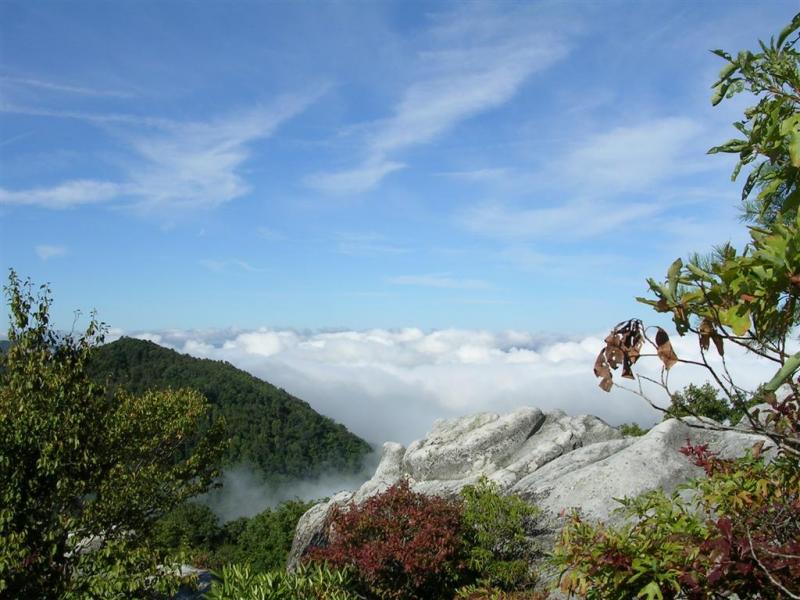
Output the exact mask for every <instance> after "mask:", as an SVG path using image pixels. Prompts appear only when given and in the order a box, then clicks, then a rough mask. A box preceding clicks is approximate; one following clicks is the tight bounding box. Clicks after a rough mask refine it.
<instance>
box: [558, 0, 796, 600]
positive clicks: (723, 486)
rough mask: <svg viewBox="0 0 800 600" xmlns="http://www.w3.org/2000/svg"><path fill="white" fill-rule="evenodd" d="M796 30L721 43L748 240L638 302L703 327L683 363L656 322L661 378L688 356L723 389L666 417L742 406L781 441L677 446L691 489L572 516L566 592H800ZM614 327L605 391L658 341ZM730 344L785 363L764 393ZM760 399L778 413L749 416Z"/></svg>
mask: <svg viewBox="0 0 800 600" xmlns="http://www.w3.org/2000/svg"><path fill="white" fill-rule="evenodd" d="M799 29H800V14H798V15H797V16H795V17H794V19H793V20H792V23H791V24H790V25H789V26H787V27H786V28H785V29H784V30H783V31H782V32H781V33H780V34H779V35H778V37H777V39H772V40H770V43H769V44H765V43H761V44H760V46H761V52H760V53H757V54H754V53H751V52H747V51H745V52H740V53H739V54H738V56H737V57H736V58H733V57H732V56H730V55H729V54H727V53H725V52H723V51H721V50H716V51H715V54H717V55H718V56H720V57H722V58H723V59H724V60H726V61H727V63H728V64H726V66H725V68H724V69H723V71H722V73H721V74H720V78H719V81H718V82H717V83H716V84H715V94H714V97H713V99H712V103H714V104H717V103H719V102H720V101H721V100H722V98H723V97H724V96H726V95H727V96H728V97H730V96H732V95H733V94H735V93H738V92H741V91H745V90H746V91H749V92H750V93H752V94H753V95H755V96H756V97H757V98H758V104H757V105H756V106H754V107H751V108H749V109H747V110H746V111H745V118H744V120H742V121H740V122H739V123H736V124H735V127H736V128H737V129H738V130H739V131H740V132H741V133H742V134H743V136H744V138H742V139H736V140H731V141H729V142H727V143H726V144H723V145H721V146H717V147H715V148H712V149H711V150H710V153H716V152H732V153H739V158H740V161H739V164H737V166H736V168H735V170H734V173H733V178H734V179H735V178H736V176H737V175H738V173H739V171H740V169H741V168H742V167H743V166H744V165H752V167H753V168H752V170H751V171H750V173H749V175H748V178H747V180H746V182H745V185H744V189H743V191H742V199H743V201H744V203H745V215H746V216H747V217H748V218H749V219H751V220H752V221H755V223H756V226H754V227H751V228H750V236H751V242H750V244H749V245H748V246H746V247H745V249H744V250H743V251H742V252H741V253H738V252H737V251H736V250H735V249H734V248H732V247H731V246H729V245H725V246H722V247H720V248H717V249H716V250H715V252H714V254H713V255H712V256H710V257H707V258H704V259H701V258H698V257H697V256H694V257H692V258H691V259H690V260H689V261H688V262H687V263H686V264H684V262H683V261H682V260H681V259H678V260H676V261H675V262H674V263H673V264H672V265H671V267H670V268H669V270H668V272H667V277H666V280H665V281H664V282H663V283H662V282H658V281H655V280H653V279H650V280H648V283H649V285H650V289H651V291H652V292H653V294H654V295H655V297H656V299H655V300H651V299H644V298H640V299H639V300H640V301H642V302H644V303H646V304H649V305H651V306H653V307H654V308H655V309H656V310H657V311H660V312H667V313H671V316H672V319H673V321H674V323H675V326H676V328H677V331H678V333H679V334H680V335H686V334H687V333H692V334H694V335H697V337H698V341H699V345H700V353H701V360H700V361H687V360H681V359H679V358H678V357H677V356H675V354H674V352H673V351H672V348H671V345H670V343H669V338H668V336H667V335H666V333H665V332H664V331H663V330H661V329H659V330H658V333H657V334H656V341H655V342H654V343H653V342H651V343H653V345H654V346H656V347H657V353H658V356H659V358H661V360H662V361H663V363H664V371H662V380H661V381H662V385H663V387H664V388H665V389H667V391H669V389H668V387H667V375H666V371H667V370H669V369H670V368H671V367H672V366H673V365H674V364H678V363H688V364H694V365H696V366H700V367H702V368H704V369H705V370H706V372H707V373H708V375H710V376H711V377H712V378H713V381H714V383H715V384H716V385H717V386H718V388H719V390H721V392H722V393H723V394H724V397H723V398H720V397H719V396H718V394H717V390H716V389H715V388H714V387H711V386H710V385H705V386H702V387H694V386H690V387H689V388H687V389H686V390H685V391H684V392H683V393H679V394H673V395H671V397H672V402H673V404H672V407H671V409H670V413H672V414H673V415H675V416H678V417H681V416H685V415H687V414H697V415H703V416H710V417H712V418H714V419H716V420H720V421H722V420H724V419H726V418H728V419H730V420H731V421H735V420H737V419H736V418H735V417H736V416H737V413H738V414H743V415H745V416H746V418H747V419H748V420H749V424H750V426H751V427H752V429H753V430H755V431H756V432H758V433H760V434H762V435H764V436H766V437H768V438H770V439H771V440H772V441H773V442H774V444H775V446H776V450H777V452H776V453H775V457H774V459H773V460H772V461H771V462H769V463H766V462H765V461H764V459H763V457H762V456H760V454H761V451H762V449H763V444H764V442H763V441H762V442H759V444H756V445H755V446H754V447H753V451H752V453H751V454H749V455H747V456H745V457H742V458H739V459H736V460H722V459H720V458H718V457H717V456H715V455H714V454H713V453H711V452H710V451H709V449H708V448H707V447H706V446H691V445H687V447H686V448H684V449H683V450H682V451H683V452H684V454H686V455H688V456H690V457H691V458H692V460H693V461H694V463H695V464H696V465H697V466H700V467H703V469H704V470H705V473H706V477H705V478H701V479H698V480H696V481H694V482H692V483H690V484H689V485H688V486H686V488H687V489H686V490H684V491H685V492H686V493H685V494H678V493H675V494H673V495H672V496H666V495H665V494H664V493H663V492H661V491H658V490H656V491H653V492H650V493H647V494H644V495H642V496H640V497H638V498H634V499H625V500H622V501H621V502H622V504H623V509H622V515H621V516H622V517H623V519H625V521H624V522H626V523H627V524H626V525H623V526H621V527H612V526H609V525H604V524H602V523H599V524H598V523H587V522H585V521H584V520H583V519H581V517H580V516H579V515H578V514H574V515H573V516H572V519H571V521H570V523H569V524H568V525H567V527H565V529H564V530H563V532H562V536H561V539H560V541H559V544H558V545H557V547H556V551H555V553H554V559H555V561H556V562H557V564H558V565H559V566H561V567H562V569H564V572H563V577H562V587H563V589H565V590H567V591H571V592H574V593H577V594H579V595H581V596H584V597H586V598H610V599H614V598H620V599H622V598H634V597H637V598H650V599H652V598H659V599H660V598H669V599H671V598H678V597H680V598H687V599H689V600H693V599H701V598H703V599H705V598H723V597H729V596H731V595H733V594H736V595H737V597H740V598H744V597H748V598H753V597H758V598H765V599H766V598H775V599H778V598H781V599H782V598H797V597H800V588H799V587H798V585H797V582H798V581H800V385H798V383H800V382H798V381H797V380H796V376H797V374H798V371H800V353H796V354H791V353H790V352H789V351H787V340H788V338H789V337H790V336H791V335H792V334H793V332H795V331H796V327H797V325H798V324H800V214H799V213H798V210H797V209H798V205H799V204H800V186H799V184H800V70H799V69H798V66H799V65H800V53H798V52H797V50H796V49H795V46H796V43H797V41H798V33H797V32H798V30H799ZM754 190H758V193H757V195H755V196H753V192H754ZM626 326H627V327H628V328H627V329H625V327H626ZM619 329H620V327H618V328H615V331H614V332H612V335H611V336H609V338H607V340H606V342H607V347H606V348H605V349H604V351H603V352H602V353H601V356H600V357H599V358H598V363H597V364H596V365H595V373H596V374H597V375H598V376H600V377H602V378H603V383H602V384H601V386H602V387H603V388H604V389H606V390H608V389H610V387H611V374H610V373H611V370H612V369H616V368H617V366H619V364H620V363H623V365H624V366H626V367H627V371H625V370H624V371H623V377H628V378H630V379H634V374H633V373H632V371H631V369H630V366H631V365H633V364H634V363H635V362H636V361H637V360H638V358H639V357H640V356H641V354H640V348H641V345H642V339H647V340H648V341H650V340H649V338H647V335H646V333H645V331H646V330H645V329H644V327H643V325H642V323H641V321H638V320H629V321H627V322H625V323H623V324H622V329H623V330H624V331H621V333H622V334H624V335H619V334H620V331H618V330H619ZM626 336H627V337H626ZM712 343H713V345H714V348H715V351H716V353H717V354H718V355H719V356H720V357H722V359H723V361H722V369H720V370H719V371H718V370H716V369H715V368H714V366H713V365H712V362H710V361H709V360H708V357H707V354H706V353H707V352H708V351H709V349H710V346H711V344H712ZM729 344H736V345H740V346H743V347H744V348H746V349H748V350H750V351H751V352H753V353H755V354H757V355H759V356H761V357H763V358H765V359H767V360H771V361H773V362H774V363H776V368H777V372H776V373H775V375H774V376H773V378H772V379H771V380H770V381H768V382H765V384H764V385H762V386H761V388H760V389H759V390H758V391H757V392H756V393H754V394H752V395H749V394H747V393H746V392H745V391H744V390H743V389H742V388H740V387H738V386H737V385H736V384H735V382H734V379H733V375H732V374H731V373H730V372H729V370H728V367H727V365H726V364H725V362H724V356H725V350H726V346H728V345H729ZM651 381H652V380H651ZM784 384H786V385H787V387H788V388H789V392H788V395H785V397H783V398H781V399H778V398H777V397H776V394H775V392H776V391H777V390H778V388H779V387H780V386H782V385H784ZM759 400H762V401H765V402H767V403H768V404H769V405H770V406H771V409H772V410H770V411H768V412H767V414H766V415H758V414H756V415H750V414H749V413H747V412H746V411H747V408H748V405H749V404H751V403H752V402H756V401H759ZM695 426H698V425H697V424H695ZM702 426H703V427H709V426H710V427H712V428H714V426H713V425H709V424H708V423H706V424H703V425H702Z"/></svg>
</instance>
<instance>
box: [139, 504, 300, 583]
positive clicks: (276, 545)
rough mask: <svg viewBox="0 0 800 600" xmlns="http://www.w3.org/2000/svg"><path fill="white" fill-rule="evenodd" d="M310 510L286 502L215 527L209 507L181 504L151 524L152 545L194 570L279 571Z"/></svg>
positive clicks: (284, 564) (214, 517) (216, 520)
mask: <svg viewBox="0 0 800 600" xmlns="http://www.w3.org/2000/svg"><path fill="white" fill-rule="evenodd" d="M313 505H314V502H303V501H300V500H291V501H288V502H284V503H283V504H281V505H280V506H278V507H276V508H274V509H267V510H265V511H263V512H261V513H259V514H258V515H256V516H254V517H252V518H244V517H243V518H240V519H236V520H234V521H230V522H229V523H225V524H224V525H222V526H221V525H220V524H219V519H218V518H217V516H216V515H215V514H214V513H213V511H212V510H211V509H210V508H208V507H207V506H205V505H202V504H198V503H195V502H186V503H184V504H182V505H180V506H178V507H176V508H175V509H173V510H172V511H170V512H169V513H167V514H165V515H163V516H162V517H161V518H160V519H159V520H158V521H157V522H156V523H155V526H154V542H155V544H156V546H157V547H158V548H160V549H161V550H162V551H164V552H165V553H167V554H170V555H173V556H176V557H182V558H184V559H185V560H187V561H189V562H190V563H191V564H193V565H195V566H203V567H209V568H212V569H219V568H221V567H222V566H223V565H226V564H234V563H235V564H238V565H240V566H245V567H248V568H249V569H251V570H252V571H253V572H254V573H264V572H268V571H273V570H279V569H283V568H284V567H285V566H286V557H287V555H288V553H289V550H290V549H291V546H292V540H293V538H294V531H295V528H296V527H297V521H299V520H300V517H301V516H303V514H304V513H305V512H306V511H307V510H308V509H309V508H311V506H313Z"/></svg>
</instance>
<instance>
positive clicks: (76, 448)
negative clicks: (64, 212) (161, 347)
mask: <svg viewBox="0 0 800 600" xmlns="http://www.w3.org/2000/svg"><path fill="white" fill-rule="evenodd" d="M5 291H6V295H7V298H8V302H9V306H10V328H9V332H8V335H9V342H10V346H9V348H8V350H7V352H5V353H4V354H3V355H2V357H0V360H1V361H2V365H1V368H0V481H2V482H3V483H2V487H0V595H2V596H5V597H11V598H45V597H46V598H54V597H60V598H86V597H94V598H131V597H137V596H143V595H145V594H147V593H149V592H151V591H152V590H153V589H164V588H168V587H170V585H171V584H172V583H173V581H172V578H170V577H168V576H166V574H165V572H164V569H163V568H162V567H161V565H162V564H163V563H162V559H163V557H162V556H161V555H160V554H159V553H158V552H157V551H155V550H154V549H153V547H152V544H151V541H150V534H151V526H152V523H153V522H154V520H155V519H156V518H157V517H158V516H159V515H161V514H163V513H165V512H166V511H168V510H169V509H171V508H172V507H173V506H175V505H176V504H178V503H180V502H181V501H183V500H184V499H185V498H188V497H190V496H193V495H195V494H197V493H199V492H202V491H204V490H205V489H207V487H208V486H209V484H210V483H211V482H212V480H213V478H214V477H215V476H216V475H217V468H216V465H217V463H218V461H219V458H220V456H221V452H222V450H223V443H222V439H223V438H222V434H223V430H222V424H221V422H216V423H214V424H213V425H212V426H210V427H209V428H208V429H207V430H206V431H205V432H204V433H203V434H199V433H198V424H199V423H200V422H201V421H202V419H203V418H204V417H205V415H206V412H207V410H208V405H207V403H206V401H205V399H204V398H203V397H202V396H201V395H200V394H199V393H197V392H193V391H190V390H167V391H161V392H148V393H144V394H140V395H136V396H134V395H131V394H128V393H124V392H120V393H117V394H115V395H114V396H113V397H111V398H109V397H108V396H107V395H106V394H105V391H104V389H103V387H102V386H100V385H98V384H96V383H94V382H92V380H91V379H90V378H89V377H88V375H87V372H86V366H87V361H88V359H89V357H90V356H91V354H92V351H93V348H94V347H95V346H96V345H97V344H99V343H100V342H101V341H102V339H103V331H104V327H103V325H102V324H100V323H98V322H97V320H96V319H95V318H94V316H93V317H92V319H91V320H90V322H89V325H88V327H87V329H86V331H85V332H84V333H83V334H81V335H73V334H68V335H63V334H59V333H57V332H56V331H55V330H54V329H53V328H52V327H51V325H50V314H49V311H50V306H51V302H52V300H51V294H50V290H49V288H48V287H47V286H42V287H41V288H40V290H39V292H38V294H37V295H34V293H33V291H32V289H31V284H30V281H26V282H22V281H20V279H19V278H18V276H17V275H16V273H15V272H14V271H13V270H12V271H11V273H10V276H9V283H8V285H7V286H6V288H5ZM189 448H191V450H189Z"/></svg>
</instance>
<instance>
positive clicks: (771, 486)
mask: <svg viewBox="0 0 800 600" xmlns="http://www.w3.org/2000/svg"><path fill="white" fill-rule="evenodd" d="M685 453H686V454H688V455H691V456H692V457H693V458H694V459H695V463H696V464H698V465H700V466H703V467H704V468H705V469H706V472H707V473H708V477H707V478H702V479H698V480H696V481H694V482H692V483H690V484H688V485H686V486H684V488H685V489H686V490H688V491H690V493H689V494H679V493H678V492H676V493H674V494H673V495H672V496H667V495H666V494H664V493H663V492H662V491H661V490H655V491H652V492H649V493H646V494H644V495H642V496H639V497H638V498H634V499H625V500H621V501H620V502H621V503H622V508H621V513H622V514H621V516H622V517H623V518H625V519H626V522H627V524H626V525H623V526H621V527H613V526H609V525H605V524H603V523H590V522H586V521H584V520H583V519H582V518H581V517H580V515H579V514H577V513H574V514H573V515H572V517H571V519H570V521H569V523H568V524H567V526H566V527H565V528H564V530H563V531H562V534H561V537H560V539H559V541H558V544H557V546H556V549H555V551H554V554H553V557H554V561H555V562H556V564H557V565H558V566H559V567H561V568H562V569H563V570H564V571H565V573H564V575H563V578H562V582H561V584H562V589H563V590H564V591H569V592H572V593H576V594H578V595H580V596H582V597H585V598H590V599H593V598H597V599H600V598H602V599H620V600H622V599H624V598H639V597H643V598H676V597H684V598H688V599H690V600H691V599H700V598H717V597H722V596H723V595H725V594H730V593H736V594H739V597H754V595H755V594H756V593H758V594H759V596H758V597H759V598H765V599H766V598H776V599H777V598H786V597H790V596H788V594H785V592H786V590H792V589H794V593H797V592H798V591H800V590H798V589H797V585H796V582H797V581H800V473H799V472H798V470H797V468H796V465H794V464H792V463H791V461H788V462H787V460H786V459H785V458H782V459H778V460H776V461H773V462H772V463H769V464H766V463H765V462H764V461H763V459H761V458H760V457H756V456H755V454H757V453H758V451H756V452H755V453H754V454H751V455H748V456H746V457H744V458H742V459H739V460H735V461H723V460H720V459H718V458H716V457H714V456H713V455H712V454H710V453H709V452H708V449H707V448H706V447H703V446H699V447H688V448H687V449H686V452H685ZM686 498H690V499H689V500H687V499H686ZM776 582H777V585H776Z"/></svg>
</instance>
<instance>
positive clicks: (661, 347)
mask: <svg viewBox="0 0 800 600" xmlns="http://www.w3.org/2000/svg"><path fill="white" fill-rule="evenodd" d="M717 338H719V335H718V334H716V332H714V331H713V327H712V331H710V332H708V333H707V337H706V348H707V347H708V340H709V339H713V340H714V343H715V344H717V348H718V349H720V348H721V346H722V339H721V338H719V343H718V342H717ZM701 340H702V338H701ZM645 341H647V342H649V343H650V344H652V345H653V346H654V347H655V349H656V354H657V356H658V357H659V358H660V359H661V362H663V363H664V368H665V369H669V368H671V367H672V365H674V364H675V363H677V362H678V356H677V355H676V354H675V351H674V350H673V349H672V344H671V343H670V341H669V336H668V335H667V332H666V331H664V330H663V329H662V328H661V327H657V328H656V337H655V341H653V340H651V339H650V338H649V337H647V334H646V333H645V328H644V325H643V324H642V321H641V320H639V319H629V320H627V321H623V322H622V323H619V324H618V325H617V326H616V327H614V329H612V330H611V333H609V334H608V336H606V339H605V342H606V345H605V346H604V347H603V349H602V350H600V354H598V355H597V360H596V361H595V363H594V374H595V375H596V376H597V377H599V378H600V387H601V388H602V389H603V390H605V391H606V392H609V391H611V387H612V386H613V385H614V381H613V376H612V371H615V370H617V369H618V368H619V367H620V366H621V367H622V376H623V377H624V378H625V379H634V375H633V369H632V367H633V365H634V364H635V363H636V361H637V360H639V357H640V356H641V355H642V354H641V351H642V346H643V345H644V343H645ZM701 344H702V341H701ZM720 353H721V352H720Z"/></svg>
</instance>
